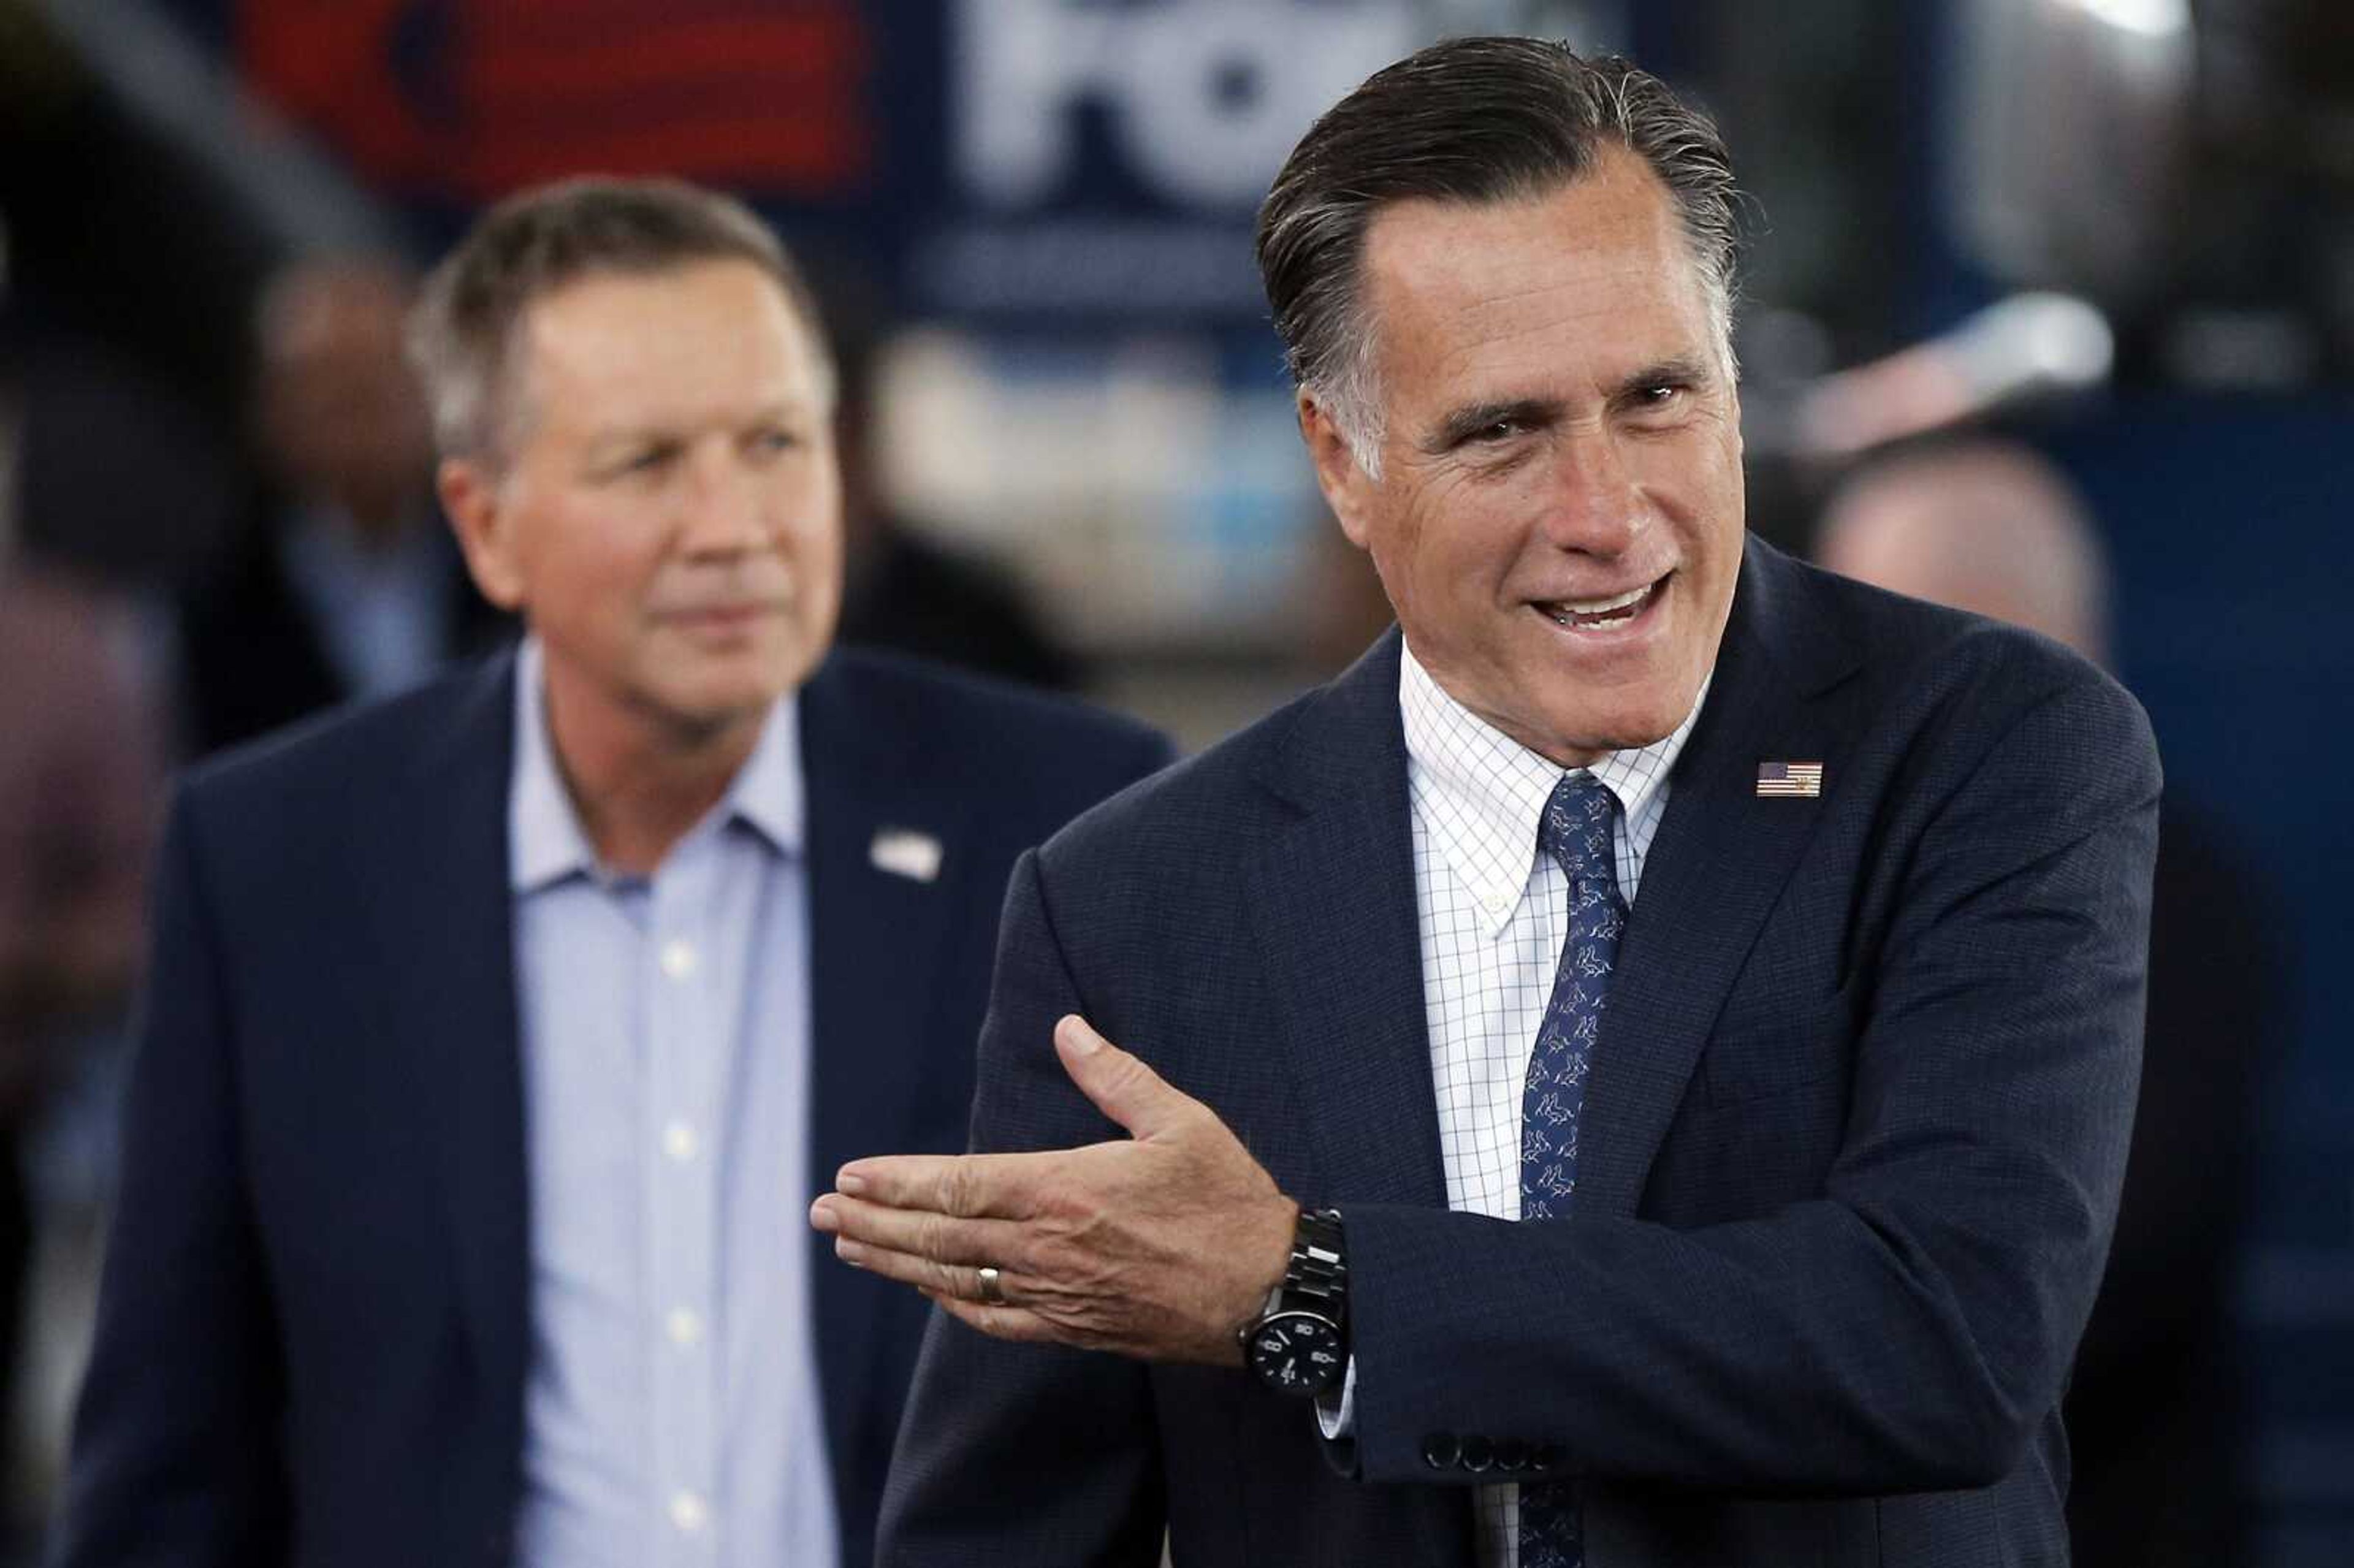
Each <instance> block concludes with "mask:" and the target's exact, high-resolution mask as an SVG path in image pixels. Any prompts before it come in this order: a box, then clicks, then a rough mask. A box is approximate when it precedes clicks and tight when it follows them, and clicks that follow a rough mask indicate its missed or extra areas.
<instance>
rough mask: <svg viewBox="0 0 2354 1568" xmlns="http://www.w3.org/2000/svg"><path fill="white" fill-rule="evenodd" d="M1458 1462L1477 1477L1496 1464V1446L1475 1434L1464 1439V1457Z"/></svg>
mask: <svg viewBox="0 0 2354 1568" xmlns="http://www.w3.org/2000/svg"><path fill="white" fill-rule="evenodd" d="M1457 1462H1458V1464H1460V1465H1461V1466H1462V1467H1464V1468H1465V1469H1467V1470H1469V1471H1470V1472H1471V1473H1472V1474H1474V1475H1477V1474H1479V1472H1480V1471H1482V1470H1484V1469H1486V1468H1488V1467H1489V1466H1490V1465H1492V1464H1494V1463H1495V1462H1496V1446H1495V1445H1494V1444H1492V1443H1490V1442H1489V1441H1488V1439H1486V1438H1485V1437H1482V1436H1479V1434H1478V1433H1476V1432H1475V1433H1473V1434H1472V1435H1471V1436H1469V1437H1466V1438H1465V1439H1463V1457H1462V1458H1461V1459H1459V1460H1458V1461H1457Z"/></svg>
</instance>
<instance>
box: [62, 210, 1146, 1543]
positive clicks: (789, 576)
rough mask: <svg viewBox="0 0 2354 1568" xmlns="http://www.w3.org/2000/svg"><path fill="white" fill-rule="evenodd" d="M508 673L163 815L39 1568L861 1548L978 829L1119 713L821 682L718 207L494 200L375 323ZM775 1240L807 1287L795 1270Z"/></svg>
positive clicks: (967, 690) (809, 380)
mask: <svg viewBox="0 0 2354 1568" xmlns="http://www.w3.org/2000/svg"><path fill="white" fill-rule="evenodd" d="M412 346H413V348H414V350H415V354H416V357H417V359H418V360H419V366H420V368H421V370H422V372H423V375H424V379H425V382H426V385H427V386H428V387H429V392H430V394H431V396H432V398H433V402H434V414H435V420H436V426H437V439H438V440H439V442H440V446H441V450H442V451H443V453H444V461H443V462H442V466H441V470H440V490H441V496H442V500H443V502H444V504H445V506H446V509H447V511H448V513H449V514H450V516H451V519H452V521H453V523H454V524H455V525H456V528H457V530H458V533H459V535H460V541H461V545H462V546H463V548H464V551H465V554H466V557H467V562H468V565H469V567H470V568H471V570H472V574H473V576H474V578H475V580H476V582H477V583H478V584H479V585H480V587H481V588H482V590H483V592H484V593H485V595H486V596H487V597H488V598H490V599H492V600H493V601H494V602H496V603H497V604H499V605H500V606H502V607H503V608H506V609H513V610H514V611H517V612H519V613H520V614H521V616H522V617H523V619H524V620H525V625H526V627H527V628H528V632H529V635H528V637H527V639H526V641H525V644H524V647H523V648H522V650H521V651H520V652H519V653H518V654H517V655H515V656H514V657H511V658H503V659H501V660H499V661H497V662H494V663H492V664H490V665H487V666H484V667H482V668H481V669H479V670H477V671H475V672H473V673H469V674H465V675H462V676H461V677H459V678H457V679H454V680H452V681H450V682H448V683H443V684H440V685H438V686H435V687H431V688H429V689H427V690H425V691H423V692H422V693H420V694H414V695H411V696H408V697H403V698H400V699H397V700H395V701H393V702H391V703H389V704H387V705H380V706H376V707H373V708H369V709H366V710H363V711H361V712H359V713H357V714H355V715H352V716H350V717H348V718H343V719H338V720H335V721H333V722H329V723H326V724H323V725H322V726H314V727H313V728H310V729H308V730H305V731H302V732H299V733H297V734H296V735H294V736H290V737H287V738H285V739H282V740H281V741H278V742H275V743H272V744H270V745H268V746H266V747H262V748H260V749H257V750H251V751H248V752H245V753H241V754H239V755H237V756H235V757H233V758H230V759H228V760H227V761H226V762H224V763H222V764H220V765H218V766H216V767H213V768H208V769H207V770H206V771H204V772H203V773H202V774H200V775H199V776H197V777H196V779H194V780H193V781H192V782H191V783H190V784H189V785H188V786H187V787H186V789H184V790H183V791H182V792H181V795H180V798H179V800H178V803H177V805H176V807H175V811H174V814H173V819H172V822H171V825H170V827H169V830H168V835H167V843H166V847H165V848H164V853H163V866H162V873H161V879H160V891H159V894H158V909H157V912H156V917H155V918H156V948H155V958H154V969H153V971H152V981H151V988H150V992H149V996H148V1001H147V1004H146V1008H145V1022H144V1024H143V1040H142V1042H141V1045H140V1050H139V1055H138V1064H137V1067H136V1071H135V1076H134V1081H133V1087H132V1092H131V1097H130V1101H129V1106H128V1110H127V1117H128V1125H127V1130H126V1135H125V1139H124V1145H125V1148H126V1150H127V1164H126V1169H125V1171H124V1173H123V1179H122V1194H121V1201H120V1208H119V1214H118V1218H117V1221H116V1224H115V1230H114V1234H113V1237H112V1240H111V1246H110V1251H109V1257H108V1261H107V1266H106V1272H105V1278H104V1283H103V1287H102V1290H101V1302H100V1309H99V1323H98V1333H97V1343H96V1349H95V1351H94V1355H93V1359H92V1361H91V1365H90V1373H89V1377H88V1381H87V1383H86V1385H85V1387H84V1390H83V1394H82V1402H81V1407H80V1417H79V1421H78V1424H77V1429H76V1434H75V1442H74V1453H73V1462H72V1473H71V1477H70V1479H69V1489H68V1499H67V1502H66V1505H65V1513H64V1517H63V1519H62V1521H61V1525H60V1530H59V1540H58V1561H59V1562H61V1563H65V1564H69V1565H73V1568H84V1565H88V1568H97V1565H100V1564H128V1563H155V1564H164V1563H171V1564H186V1565H188V1568H196V1565H199V1564H219V1565H222V1568H228V1565H232V1564H234V1565H236V1568H248V1565H250V1564H257V1563H315V1564H328V1563H333V1564H336V1565H338V1568H347V1565H353V1564H368V1563H382V1564H387V1565H391V1564H399V1565H402V1568H412V1565H415V1564H419V1563H436V1564H443V1563H485V1564H488V1563H502V1564H504V1563H519V1564H524V1565H526V1568H530V1565H549V1568H553V1565H556V1564H563V1565H565V1568H574V1565H578V1564H594V1563H610V1564H614V1565H616V1568H620V1565H629V1568H639V1565H642V1564H653V1563H696V1564H705V1563H724V1564H751V1563H779V1562H791V1563H823V1562H827V1561H832V1560H839V1561H841V1562H843V1563H864V1562H866V1561H869V1560H870V1559H871V1557H872V1554H873V1528H874V1516H875V1508H876V1505H877V1502H878V1499H879V1498H880V1496H881V1490H882V1482H883V1474H884V1467H885V1461H886V1459H887V1457H888V1455H889V1453H890V1449H891V1443H892V1437H893V1434H894V1430H895V1427H896V1421H897V1417H898V1413H899V1406H900V1403H901V1400H902V1397H903V1395H904V1392H905V1389H906V1385H907V1378H908V1376H909V1375H910V1372H911V1371H912V1367H913V1364H914V1360H915V1353H916V1348H917V1341H918V1340H919V1337H920V1330H921V1327H922V1320H923V1308H922V1304H921V1303H920V1302H918V1301H916V1300H915V1299H913V1298H910V1297H908V1296H907V1293H906V1292H904V1291H900V1290H897V1289H896V1288H893V1287H889V1286H887V1285H886V1284H885V1283H884V1282H882V1281H880V1280H878V1279H876V1278H875V1277H862V1276H857V1275H854V1274H851V1273H850V1272H848V1271H846V1270H842V1269H839V1268H837V1267H834V1266H832V1264H831V1262H830V1260H822V1259H821V1256H820V1249H819V1247H818V1246H817V1245H813V1244H812V1245H797V1244H796V1243H795V1241H794V1237H795V1235H796V1234H806V1233H805V1232H801V1231H800V1229H799V1218H800V1214H801V1211H802V1209H803V1208H804V1207H805V1206H806V1203H807V1202H808V1199H809V1197H810V1195H811V1193H812V1192H815V1191H816V1190H817V1189H818V1188H819V1187H822V1185H823V1184H824V1181H825V1179H826V1173H829V1172H831V1171H832V1170H833V1169H834V1168H835V1167H836V1166H838V1165H839V1164H840V1163H841V1162H842V1161H843V1160H845V1159H847V1158H849V1157H850V1156H851V1155H853V1154H854V1153H856V1152H857V1151H859V1150H863V1149H867V1148H872V1147H875V1145H876V1143H877V1142H878V1141H896V1140H901V1139H905V1140H908V1141H911V1142H917V1143H928V1144H929V1145H931V1146H932V1147H935V1148H939V1149H949V1148H953V1147H955V1146H956V1144H957V1141H958V1139H960V1133H961V1128H962V1125H963V1118H964V1116H965V1113H966V1108H967V1104H968V1100H969V1097H970V1089H971V1073H972V1066H971V1062H970V1040H971V1038H972V1035H973V1033H974V1032H975V1031H976V1030H977V1028H978V1025H979V1019H980V1016H981V1006H982V1002H983V1000H984V993H985V988H986V984H987V978H988V968H989V959H990V954H991V949H992V946H993V942H994V933H995V928H996V915H997V911H998V906H999V904H1000V902H1001V900H1002V895H1003V891H1004V886H1005V883H1006V876H1007V873H1008V870H1009V868H1010V867H1011V865H1012V864H1013V859H1014V857H1015V855H1016V854H1017V853H1019V852H1020V851H1021V850H1022V849H1023V848H1024V847H1026V846H1028V845H1030V844H1033V843H1034V842H1038V841H1040V840H1041V839H1043V838H1044V837H1045V836H1046V835H1048V834H1049V833H1051V832H1053V831H1054V830H1055V828H1056V827H1058V826H1059V825H1060V824H1061V823H1062V822H1063V821H1065V820H1066V819H1067V818H1068V817H1069V816H1070V815H1072V814H1073V813H1074V812H1076V810H1079V809H1081V808H1082V807H1084V806H1086V805H1087V804H1089V803H1091V802H1093V801H1095V800H1099V799H1100V798H1102V797H1103V796H1104V795H1106V794H1108V793H1109V792H1111V791H1112V790H1114V789H1118V788H1119V787H1121V786H1122V785H1124V784H1126V783H1128V782H1129V781H1131V780H1133V779H1137V778H1139V777H1140V776H1142V775H1143V774H1145V773H1147V772H1149V771H1150V770H1151V769H1152V768H1155V767H1156V766H1158V765H1159V764H1160V763H1161V761H1162V760H1163V759H1164V755H1165V747H1164V743H1163V742H1162V741H1161V739H1160V738H1159V737H1158V736H1153V735H1152V734H1150V732H1148V731H1145V730H1143V729H1141V728H1140V727H1138V726H1130V725H1128V724H1125V723H1122V722H1119V721H1116V720H1112V719H1109V718H1107V717H1102V716H1097V715H1091V714H1088V713H1086V712H1083V711H1081V710H1078V709H1076V708H1074V707H1070V706H1067V705H1058V704H1055V703H1052V702H1049V701H1048V700H1046V699H1043V698H1034V697H1030V696H1026V695H1023V694H1017V693H1014V692H1012V691H1010V690H1002V689H999V688H994V687H984V686H979V685H973V684H969V683H964V682H962V681H960V680H956V679H952V678H949V677H947V676H945V675H942V674H938V673H928V672H926V671H925V670H924V669H923V668H922V667H920V666H917V665H913V664H907V663H901V662H889V661H885V660H879V659H865V658H859V657H855V656H853V655H848V654H841V653H836V654H833V655H832V656H831V657H829V655H828V651H827V650H828V642H829V640H830V639H831V637H832V630H833V625H834V618H835V609H836V606H837V603H838V599H839V591H840V583H839V575H840V538H841V536H840V513H839V508H840V491H839V483H838V479H837V473H836V467H835V460H834V450H833V440H832V429H831V422H832V369H831V365H830V361H829V359H828V356H827V352H826V349H825V346H824V342H823V339H822V334H821V331H820V327H819V324H818V322H817V319H816V315H815V313H814V311H813V310H812V308H811V303H810V300H809V296H808V294H807V292H806V291H805V290H804V289H803V287H802V285H801V280H800V278H799V275H798V274H797V273H796V272H795V270H794V269H793V267H792V264H791V263H790V260H788V259H787V257H786V256H785V254H784V252H783V251H782V249H780V248H779V245H778V243H777V241H776V239H775V238H774V236H773V235H772V234H770V233H769V230H768V229H767V228H764V227H763V226H762V225H761V224H760V223H759V222H758V220H757V219H756V218H754V217H752V216H751V215H750V214H749V213H748V211H746V210H745V209H744V208H743V207H740V206H739V205H738V204H737V203H735V202H733V201H729V200H726V199H725V198H721V197H718V196H712V195H710V194H707V193H704V192H700V191H696V190H694V189H692V188H690V187H687V186H684V185H675V184H672V183H667V182H636V183H619V182H605V183H580V184H575V185H560V186H555V187H550V188H548V189H546V190H544V191H539V192H535V193H526V194H525V195H524V196H519V197H517V198H515V199H514V200H513V201H511V202H509V203H507V204H506V205H504V206H503V207H500V208H499V209H497V210H496V211H494V212H493V213H492V214H491V215H490V216H489V217H486V218H485V219H484V221H483V222H482V225H481V226H480V227H479V228H477V229H476V230H475V232H474V233H473V234H472V236H471V237H470V238H469V239H468V240H467V242H466V243H465V244H464V245H462V246H461V248H460V249H459V250H458V251H457V252H456V253H455V254H454V255H453V256H452V257H451V259H450V260H449V261H448V262H446V263H445V264H444V266H443V267H442V268H441V270H440V271H439V272H438V273H437V274H436V276H435V278H434V280H433V281H432V282H431V284H430V285H429V289H428V291H427V295H426V299H425V301H424V302H423V304H422V306H421V307H420V313H419V317H418V319H417V322H416V325H415V332H414V343H413V344H412ZM821 1263H822V1265H823V1266H820V1265H821Z"/></svg>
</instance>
